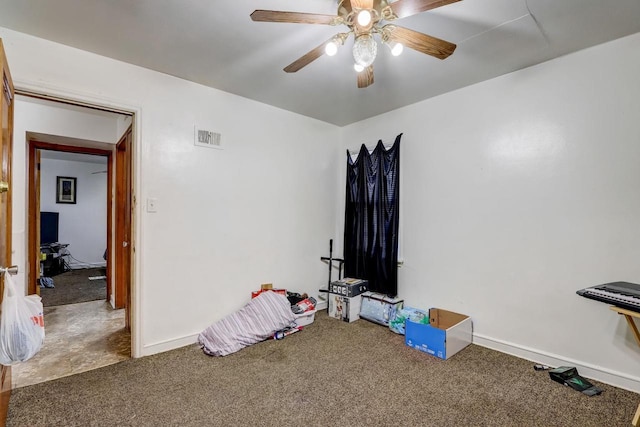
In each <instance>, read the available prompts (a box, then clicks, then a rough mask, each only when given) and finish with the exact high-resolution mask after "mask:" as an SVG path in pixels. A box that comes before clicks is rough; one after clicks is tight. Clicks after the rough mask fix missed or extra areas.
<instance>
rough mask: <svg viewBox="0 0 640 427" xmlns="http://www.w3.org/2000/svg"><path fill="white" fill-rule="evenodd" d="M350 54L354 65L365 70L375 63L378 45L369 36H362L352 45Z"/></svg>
mask: <svg viewBox="0 0 640 427" xmlns="http://www.w3.org/2000/svg"><path fill="white" fill-rule="evenodd" d="M352 53H353V59H354V60H355V61H356V64H358V65H362V66H363V67H365V68H366V67H368V66H369V65H371V64H373V61H375V59H376V55H377V53H378V45H377V43H376V41H375V40H374V39H373V37H371V35H370V34H362V35H360V36H358V38H356V41H355V42H354V43H353V50H352Z"/></svg>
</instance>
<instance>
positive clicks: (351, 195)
mask: <svg viewBox="0 0 640 427" xmlns="http://www.w3.org/2000/svg"><path fill="white" fill-rule="evenodd" d="M401 136H402V134H400V135H398V136H397V137H396V140H395V142H394V144H393V146H392V147H391V148H389V149H388V150H387V149H385V147H384V145H383V144H382V141H378V144H377V145H376V148H375V149H374V150H373V152H371V153H369V150H367V147H365V145H364V144H363V145H362V147H361V148H360V152H359V154H358V157H357V159H356V160H355V161H353V160H352V159H351V155H350V153H349V151H348V150H347V191H346V204H345V215H344V219H345V221H344V224H345V226H344V250H343V255H344V272H345V277H354V278H358V279H367V280H368V281H369V289H370V290H372V291H375V292H380V293H383V294H386V295H390V296H396V295H397V293H398V219H399V215H398V211H399V209H400V203H399V195H400V137H401Z"/></svg>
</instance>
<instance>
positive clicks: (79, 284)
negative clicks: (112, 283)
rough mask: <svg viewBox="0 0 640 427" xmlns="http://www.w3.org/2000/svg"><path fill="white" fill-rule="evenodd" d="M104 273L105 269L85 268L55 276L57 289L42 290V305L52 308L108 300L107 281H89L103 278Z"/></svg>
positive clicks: (54, 280)
mask: <svg viewBox="0 0 640 427" xmlns="http://www.w3.org/2000/svg"><path fill="white" fill-rule="evenodd" d="M104 271H105V269H104V268H84V269H78V270H71V271H67V272H65V273H62V274H58V275H56V276H53V282H54V286H55V287H53V288H40V296H41V297H42V305H43V306H45V307H52V306H56V305H66V304H77V303H79V302H87V301H96V300H100V299H103V300H106V299H107V281H106V280H105V279H97V280H89V277H97V276H103V275H104V274H105V273H104Z"/></svg>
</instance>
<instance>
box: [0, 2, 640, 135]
mask: <svg viewBox="0 0 640 427" xmlns="http://www.w3.org/2000/svg"><path fill="white" fill-rule="evenodd" d="M336 6H337V2H336V0H234V1H231V0H228V1H220V0H135V1H132V0H56V1H42V0H0V26H3V27H6V28H9V29H13V30H16V31H20V32H24V33H28V34H32V35H35V36H38V37H42V38H46V39H49V40H53V41H56V42H59V43H62V44H65V45H69V46H73V47H76V48H80V49H83V50H87V51H90V52H95V53H98V54H100V55H104V56H107V57H111V58H115V59H118V60H121V61H124V62H128V63H131V64H136V65H140V66H143V67H146V68H150V69H153V70H157V71H160V72H164V73H167V74H171V75H174V76H178V77H181V78H184V79H187V80H192V81H194V82H198V83H201V84H203V85H207V86H211V87H214V88H217V89H221V90H224V91H227V92H231V93H234V94H237V95H240V96H244V97H247V98H251V99H255V100H257V101H261V102H264V103H267V104H271V105H274V106H276V107H280V108H283V109H286V110H290V111H294V112H297V113H300V114H303V115H306V116H310V117H314V118H317V119H319V120H322V121H326V122H329V123H334V124H336V125H339V126H343V125H346V124H349V123H353V122H356V121H359V120H362V119H365V118H368V117H372V116H375V115H378V114H381V113H384V112H387V111H390V110H393V109H396V108H399V107H402V106H405V105H408V104H412V103H415V102H418V101H421V100H424V99H427V98H430V97H433V96H436V95H439V94H442V93H445V92H449V91H452V90H456V89H458V88H461V87H464V86H467V85H470V84H474V83H477V82H480V81H483V80H486V79H490V78H493V77H496V76H499V75H502V74H505V73H508V72H511V71H515V70H518V69H522V68H524V67H528V66H531V65H534V64H537V63H540V62H543V61H547V60H549V59H552V58H555V57H558V56H562V55H565V54H567V53H570V52H573V51H576V50H579V49H583V48H586V47H589V46H593V45H596V44H599V43H603V42H606V41H609V40H614V39H616V38H619V37H623V36H626V35H629V34H633V33H636V32H639V31H640V0H607V1H604V0H463V1H460V2H458V3H454V4H450V5H448V6H444V7H441V8H438V9H434V10H432V11H428V12H423V13H421V14H419V15H416V16H412V17H409V18H405V19H402V20H399V21H396V24H397V25H401V26H404V27H407V28H411V29H413V30H417V31H420V32H424V33H427V34H430V35H432V36H435V37H438V38H441V39H445V40H447V41H451V42H453V43H456V44H457V45H458V48H457V50H456V51H455V52H454V54H453V55H452V56H451V57H449V58H448V59H446V60H444V61H441V60H438V59H435V58H432V57H430V56H427V55H424V54H421V53H418V52H415V51H412V50H410V49H405V52H404V53H403V54H402V55H401V56H400V57H392V56H391V55H390V54H389V53H388V51H386V49H382V47H381V48H380V49H379V54H378V58H377V59H376V61H375V63H374V69H375V83H374V84H373V85H372V86H370V87H368V88H366V89H358V88H357V87H356V75H355V71H353V68H352V64H353V59H352V58H351V52H350V46H351V43H352V40H349V41H348V42H347V44H346V45H345V46H344V47H342V48H341V49H340V51H339V52H338V54H337V55H336V56H334V57H326V56H323V57H321V58H319V59H317V60H316V61H314V62H313V63H311V64H310V65H308V66H307V67H305V68H303V69H302V70H300V71H299V72H297V73H295V74H287V73H285V72H284V71H283V70H282V69H283V68H284V67H285V66H286V65H288V64H290V63H291V62H293V61H294V60H295V59H297V58H298V57H300V56H302V55H303V54H305V53H306V52H308V51H309V50H311V49H313V48H315V47H316V46H318V45H320V44H321V43H323V42H325V41H326V40H328V39H329V38H330V37H331V36H332V35H334V34H336V33H337V32H340V31H344V28H346V27H331V26H325V25H309V24H288V23H268V22H266V23H265V22H253V21H251V19H250V18H249V15H250V14H251V12H252V11H253V10H255V9H271V10H285V11H298V12H311V13H323V14H335V13H336ZM10 59H11V58H9V60H10Z"/></svg>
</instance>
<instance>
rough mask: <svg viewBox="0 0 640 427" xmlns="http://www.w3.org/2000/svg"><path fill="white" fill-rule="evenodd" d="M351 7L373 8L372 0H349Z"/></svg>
mask: <svg viewBox="0 0 640 427" xmlns="http://www.w3.org/2000/svg"><path fill="white" fill-rule="evenodd" d="M351 7H352V8H353V9H373V0H351Z"/></svg>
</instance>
